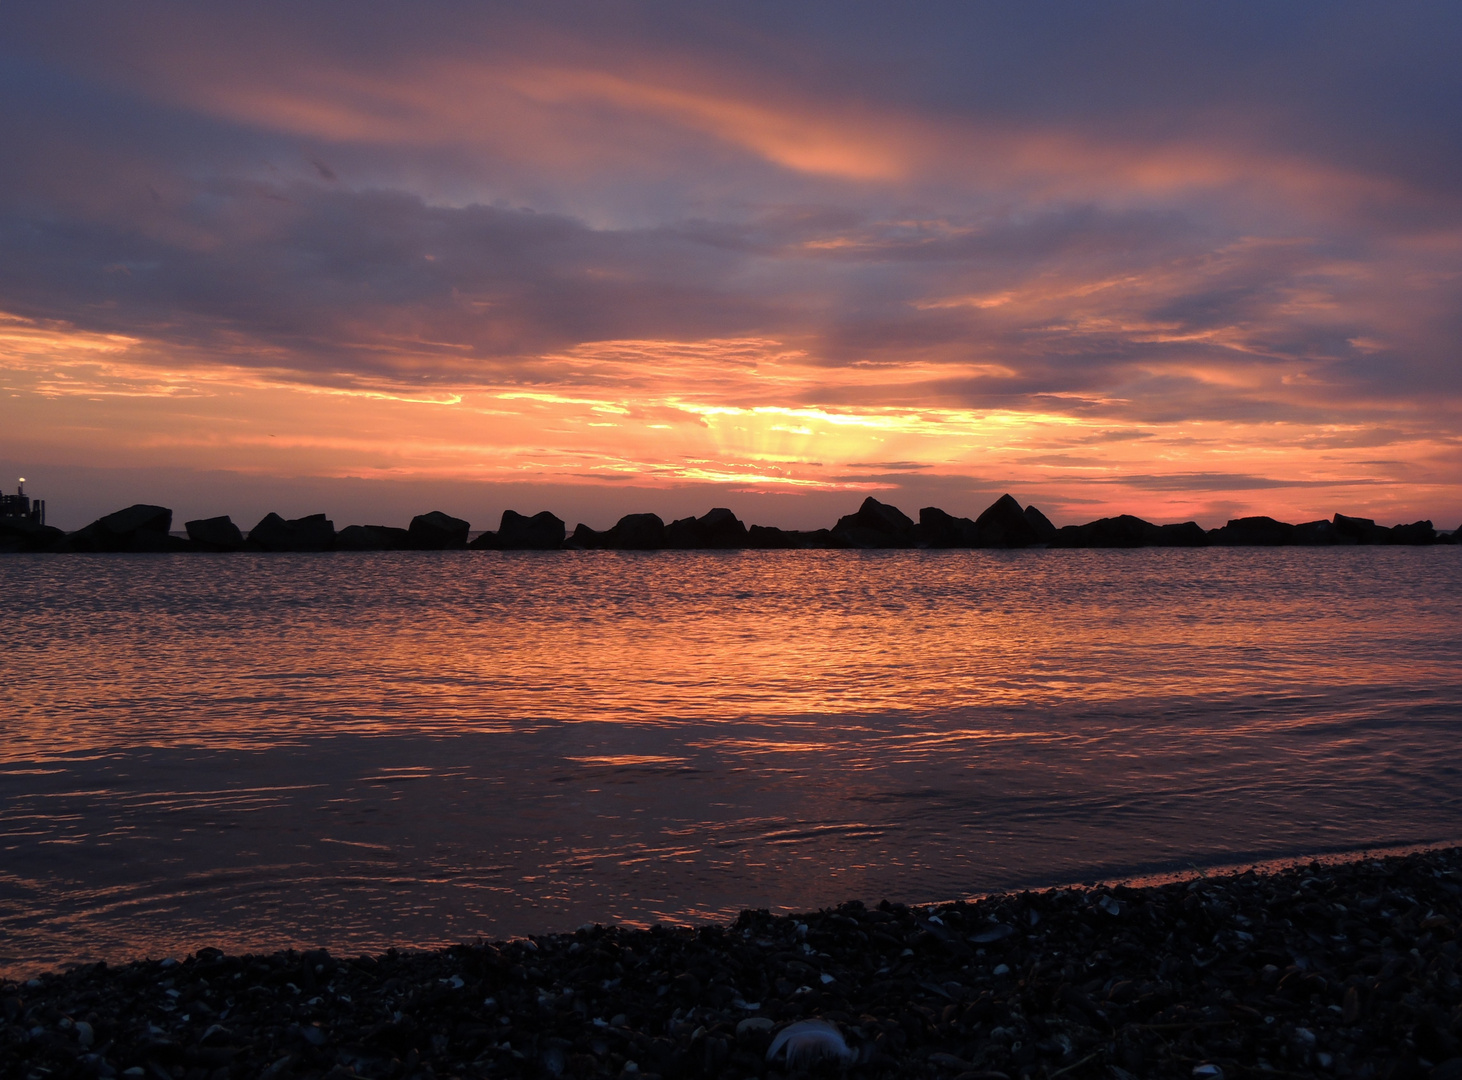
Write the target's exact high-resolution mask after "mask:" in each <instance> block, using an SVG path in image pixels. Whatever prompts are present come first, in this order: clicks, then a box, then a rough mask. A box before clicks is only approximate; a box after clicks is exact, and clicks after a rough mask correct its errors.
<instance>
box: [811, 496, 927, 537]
mask: <svg viewBox="0 0 1462 1080" xmlns="http://www.w3.org/2000/svg"><path fill="white" fill-rule="evenodd" d="M832 533H833V536H835V537H837V539H838V542H839V543H840V544H842V545H843V546H844V547H851V548H900V547H913V546H914V543H915V541H916V540H917V539H918V536H917V534H916V532H915V529H914V522H913V519H912V518H910V517H909V516H908V515H907V514H905V513H904V512H903V511H902V510H900V509H899V508H898V507H897V506H890V505H889V504H888V503H881V502H879V501H878V500H877V499H875V498H874V497H873V496H871V495H870V496H868V498H866V499H864V500H863V505H862V506H860V507H859V508H858V512H857V513H856V514H847V515H845V516H844V517H841V518H839V519H838V523H837V524H836V525H834V526H833V529H832Z"/></svg>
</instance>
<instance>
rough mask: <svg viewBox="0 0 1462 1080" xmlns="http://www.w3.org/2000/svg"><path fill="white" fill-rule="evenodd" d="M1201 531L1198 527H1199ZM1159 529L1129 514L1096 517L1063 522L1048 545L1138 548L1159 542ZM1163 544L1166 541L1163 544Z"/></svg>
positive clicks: (1161, 538) (1161, 539)
mask: <svg viewBox="0 0 1462 1080" xmlns="http://www.w3.org/2000/svg"><path fill="white" fill-rule="evenodd" d="M1200 531H1201V530H1200ZM1162 541H1163V531H1162V528H1161V527H1160V526H1158V525H1154V524H1153V523H1152V522H1150V521H1144V520H1142V518H1140V517H1133V516H1132V515H1131V514H1119V515H1118V516H1116V517H1105V518H1097V520H1095V521H1088V522H1087V523H1086V524H1084V525H1067V526H1066V527H1065V528H1063V529H1060V530H1058V531H1057V533H1056V539H1055V541H1053V542H1052V544H1051V546H1052V547H1060V548H1139V547H1154V546H1157V545H1159V544H1162ZM1163 546H1167V545H1163Z"/></svg>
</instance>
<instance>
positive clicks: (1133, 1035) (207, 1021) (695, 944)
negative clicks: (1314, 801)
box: [0, 849, 1462, 1080]
mask: <svg viewBox="0 0 1462 1080" xmlns="http://www.w3.org/2000/svg"><path fill="white" fill-rule="evenodd" d="M1459 921H1462V849H1451V850H1446V851H1432V852H1426V853H1419V854H1413V855H1408V856H1405V857H1398V858H1385V859H1379V860H1364V861H1360V862H1353V863H1347V864H1343V865H1327V866H1321V865H1320V864H1318V863H1312V864H1310V865H1309V866H1307V867H1298V868H1293V869H1288V870H1284V871H1282V872H1278V873H1272V874H1261V873H1256V872H1252V871H1251V872H1249V873H1245V874H1240V875H1237V876H1230V877H1221V878H1200V879H1197V880H1193V881H1184V882H1179V883H1176V884H1169V885H1161V886H1152V887H1146V888H1126V887H1122V886H1114V887H1104V886H1103V887H1095V888H1081V889H1054V890H1049V891H1046V892H1039V893H1032V892H1027V893H1020V894H1018V895H1008V896H997V897H991V898H988V899H985V900H981V901H979V902H977V903H971V904H965V903H957V904H942V905H938V906H934V907H930V906H922V905H921V906H918V907H906V906H904V905H902V904H892V905H890V904H887V903H885V904H881V905H879V907H877V908H873V909H869V908H865V907H864V906H862V905H861V904H857V903H850V904H844V905H842V906H841V907H838V908H836V909H828V910H825V911H821V912H817V913H815V914H809V915H801V916H771V915H769V914H767V913H766V912H744V913H743V914H742V915H741V917H740V918H739V919H737V921H736V922H735V923H734V924H733V925H731V926H709V927H701V928H698V929H690V928H672V927H659V928H655V929H652V930H625V929H619V928H616V927H602V926H595V927H592V928H589V927H586V928H584V929H581V930H579V931H578V932H576V933H573V934H559V935H548V936H544V937H537V938H532V939H529V940H520V941H513V942H506V943H504V942H496V943H493V944H482V943H479V944H476V945H457V946H452V947H451V948H446V949H441V950H439V951H434V952H397V951H394V950H393V951H391V952H388V953H386V954H385V955H383V956H376V957H357V958H355V959H350V960H344V959H339V958H336V957H332V956H330V955H328V954H327V953H325V952H322V951H321V952H284V953H275V954H273V955H268V956H226V955H224V954H223V953H221V952H219V951H217V950H215V949H199V951H198V952H197V953H196V954H194V955H192V956H189V957H188V958H187V959H186V960H183V961H181V962H176V961H171V960H164V961H160V962H159V961H146V962H140V963H133V964H128V965H126V966H123V967H109V966H107V965H104V964H97V965H94V966H88V967H82V968H77V969H74V970H72V971H69V972H67V973H65V974H60V975H45V976H42V977H40V978H39V979H33V980H30V981H28V982H25V983H20V984H18V983H13V982H5V983H3V984H0V1003H3V1010H4V1027H3V1028H0V1076H3V1077H6V1078H9V1077H17V1078H21V1077H23V1078H26V1080H42V1078H50V1077H71V1076H76V1077H104V1078H110V1077H114V1076H121V1077H126V1078H128V1080H132V1078H138V1080H141V1078H144V1077H146V1078H155V1080H229V1078H239V1077H250V1078H252V1077H268V1078H274V1077H292V1076H329V1077H351V1076H362V1077H392V1078H394V1077H411V1076H422V1077H427V1076H461V1077H472V1076H502V1075H513V1076H548V1077H557V1076H565V1077H595V1076H615V1077H633V1078H635V1080H649V1078H651V1077H652V1076H661V1077H666V1078H671V1077H695V1076H708V1077H715V1076H725V1077H734V1078H747V1077H756V1076H770V1077H775V1076H780V1075H785V1074H788V1073H791V1072H808V1073H811V1074H813V1075H826V1076H834V1075H846V1076H849V1077H893V1076H899V1077H938V1078H948V1080H956V1078H958V1077H964V1078H965V1080H976V1078H980V1077H985V1078H995V1077H1008V1078H1010V1080H1015V1078H1018V1077H1030V1078H1032V1080H1038V1078H1045V1080H1055V1078H1056V1077H1069V1078H1071V1080H1082V1078H1087V1077H1099V1076H1100V1077H1109V1078H1116V1080H1123V1078H1125V1077H1128V1076H1140V1077H1147V1076H1155V1077H1189V1076H1194V1077H1219V1076H1227V1077H1237V1076H1246V1075H1253V1074H1262V1075H1269V1076H1336V1077H1347V1076H1355V1077H1394V1078H1397V1080H1400V1078H1407V1077H1434V1078H1448V1080H1452V1078H1459V1080H1462V1056H1459V1055H1462V1049H1459V1040H1462V981H1459V976H1458V972H1457V964H1458V958H1459V947H1458V944H1457V940H1456V934H1457V931H1458V927H1459ZM811 1018H821V1020H823V1021H826V1022H827V1023H825V1024H821V1025H817V1024H814V1025H804V1027H802V1028H795V1029H791V1030H790V1031H789V1030H788V1029H789V1027H790V1025H792V1024H793V1023H795V1022H798V1021H803V1020H807V1019H811ZM784 1031H785V1032H787V1037H789V1038H790V1037H791V1036H792V1035H796V1034H798V1033H799V1032H802V1033H804V1035H803V1037H802V1038H801V1039H792V1040H791V1043H790V1049H791V1051H792V1056H793V1063H792V1064H791V1065H789V1064H788V1061H787V1056H788V1050H789V1046H787V1045H778V1044H777V1042H774V1039H776V1038H777V1036H779V1035H780V1034H781V1033H782V1032H784ZM809 1031H810V1034H808V1032H809ZM778 1041H779V1042H781V1043H786V1042H787V1038H783V1039H781V1040H778ZM774 1048H775V1050H776V1053H775V1055H774V1056H773V1058H772V1060H768V1051H769V1050H771V1049H774ZM819 1051H821V1052H822V1053H821V1056H819Z"/></svg>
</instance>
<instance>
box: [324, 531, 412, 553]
mask: <svg viewBox="0 0 1462 1080" xmlns="http://www.w3.org/2000/svg"><path fill="white" fill-rule="evenodd" d="M410 539H411V533H410V532H409V531H408V530H406V529H397V528H393V527H392V526H390V525H347V526H346V527H345V528H343V529H341V530H340V531H339V532H338V533H336V534H335V550H336V551H405V550H406V549H407V548H408V547H409V546H410V543H409V541H410Z"/></svg>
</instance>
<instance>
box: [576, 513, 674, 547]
mask: <svg viewBox="0 0 1462 1080" xmlns="http://www.w3.org/2000/svg"><path fill="white" fill-rule="evenodd" d="M664 546H665V522H664V521H662V520H661V518H660V516H659V515H658V514H626V515H625V516H624V517H622V518H620V519H619V521H617V522H616V523H615V525H614V527H613V528H612V529H607V530H605V531H604V532H596V531H595V530H593V529H591V528H589V526H587V525H585V524H583V523H582V522H581V523H580V524H579V525H578V526H576V527H575V528H574V534H573V535H572V536H570V537H569V538H568V539H567V540H565V541H564V547H567V548H578V549H582V550H584V551H595V550H606V551H658V550H659V549H660V548H663V547H664Z"/></svg>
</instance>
